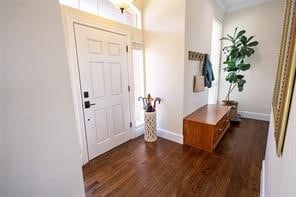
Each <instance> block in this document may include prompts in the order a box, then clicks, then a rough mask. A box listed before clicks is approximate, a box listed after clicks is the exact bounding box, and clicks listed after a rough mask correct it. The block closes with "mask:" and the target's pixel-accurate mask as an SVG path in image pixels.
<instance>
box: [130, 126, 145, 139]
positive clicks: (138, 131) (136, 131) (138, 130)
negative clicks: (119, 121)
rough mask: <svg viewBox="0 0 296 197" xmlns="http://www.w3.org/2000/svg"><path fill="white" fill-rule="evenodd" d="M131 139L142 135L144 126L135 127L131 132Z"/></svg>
mask: <svg viewBox="0 0 296 197" xmlns="http://www.w3.org/2000/svg"><path fill="white" fill-rule="evenodd" d="M133 133H134V134H133V138H136V137H139V136H140V135H143V134H144V125H140V126H137V127H136V128H135V129H134V132H133Z"/></svg>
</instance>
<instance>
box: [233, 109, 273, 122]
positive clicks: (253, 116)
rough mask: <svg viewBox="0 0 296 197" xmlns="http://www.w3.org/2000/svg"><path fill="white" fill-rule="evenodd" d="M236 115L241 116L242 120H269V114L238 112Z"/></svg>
mask: <svg viewBox="0 0 296 197" xmlns="http://www.w3.org/2000/svg"><path fill="white" fill-rule="evenodd" d="M238 113H239V114H240V115H241V116H242V118H250V119H255V120H264V121H269V120H270V114H263V113H256V112H248V111H238Z"/></svg>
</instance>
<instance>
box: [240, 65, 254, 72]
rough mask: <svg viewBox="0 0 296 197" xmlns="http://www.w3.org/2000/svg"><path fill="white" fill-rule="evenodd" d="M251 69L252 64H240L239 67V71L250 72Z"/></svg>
mask: <svg viewBox="0 0 296 197" xmlns="http://www.w3.org/2000/svg"><path fill="white" fill-rule="evenodd" d="M250 67H251V65H250V64H240V65H239V70H242V71H246V70H249V69H250Z"/></svg>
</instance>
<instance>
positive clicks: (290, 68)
mask: <svg viewBox="0 0 296 197" xmlns="http://www.w3.org/2000/svg"><path fill="white" fill-rule="evenodd" d="M295 72H296V0H286V8H285V17H284V24H283V32H282V42H281V49H280V56H279V63H278V69H277V75H276V81H275V86H274V94H273V101H272V110H273V115H274V125H275V130H274V132H275V133H274V134H275V141H276V153H277V155H278V156H279V157H280V156H282V153H283V148H284V142H285V136H286V130H287V125H288V119H289V112H290V108H291V100H292V95H293V89H294V85H295Z"/></svg>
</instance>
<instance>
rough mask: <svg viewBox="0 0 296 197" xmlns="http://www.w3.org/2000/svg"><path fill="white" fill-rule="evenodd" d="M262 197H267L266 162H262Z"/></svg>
mask: <svg viewBox="0 0 296 197" xmlns="http://www.w3.org/2000/svg"><path fill="white" fill-rule="evenodd" d="M260 197H265V160H263V161H262V170H261V179H260Z"/></svg>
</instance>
